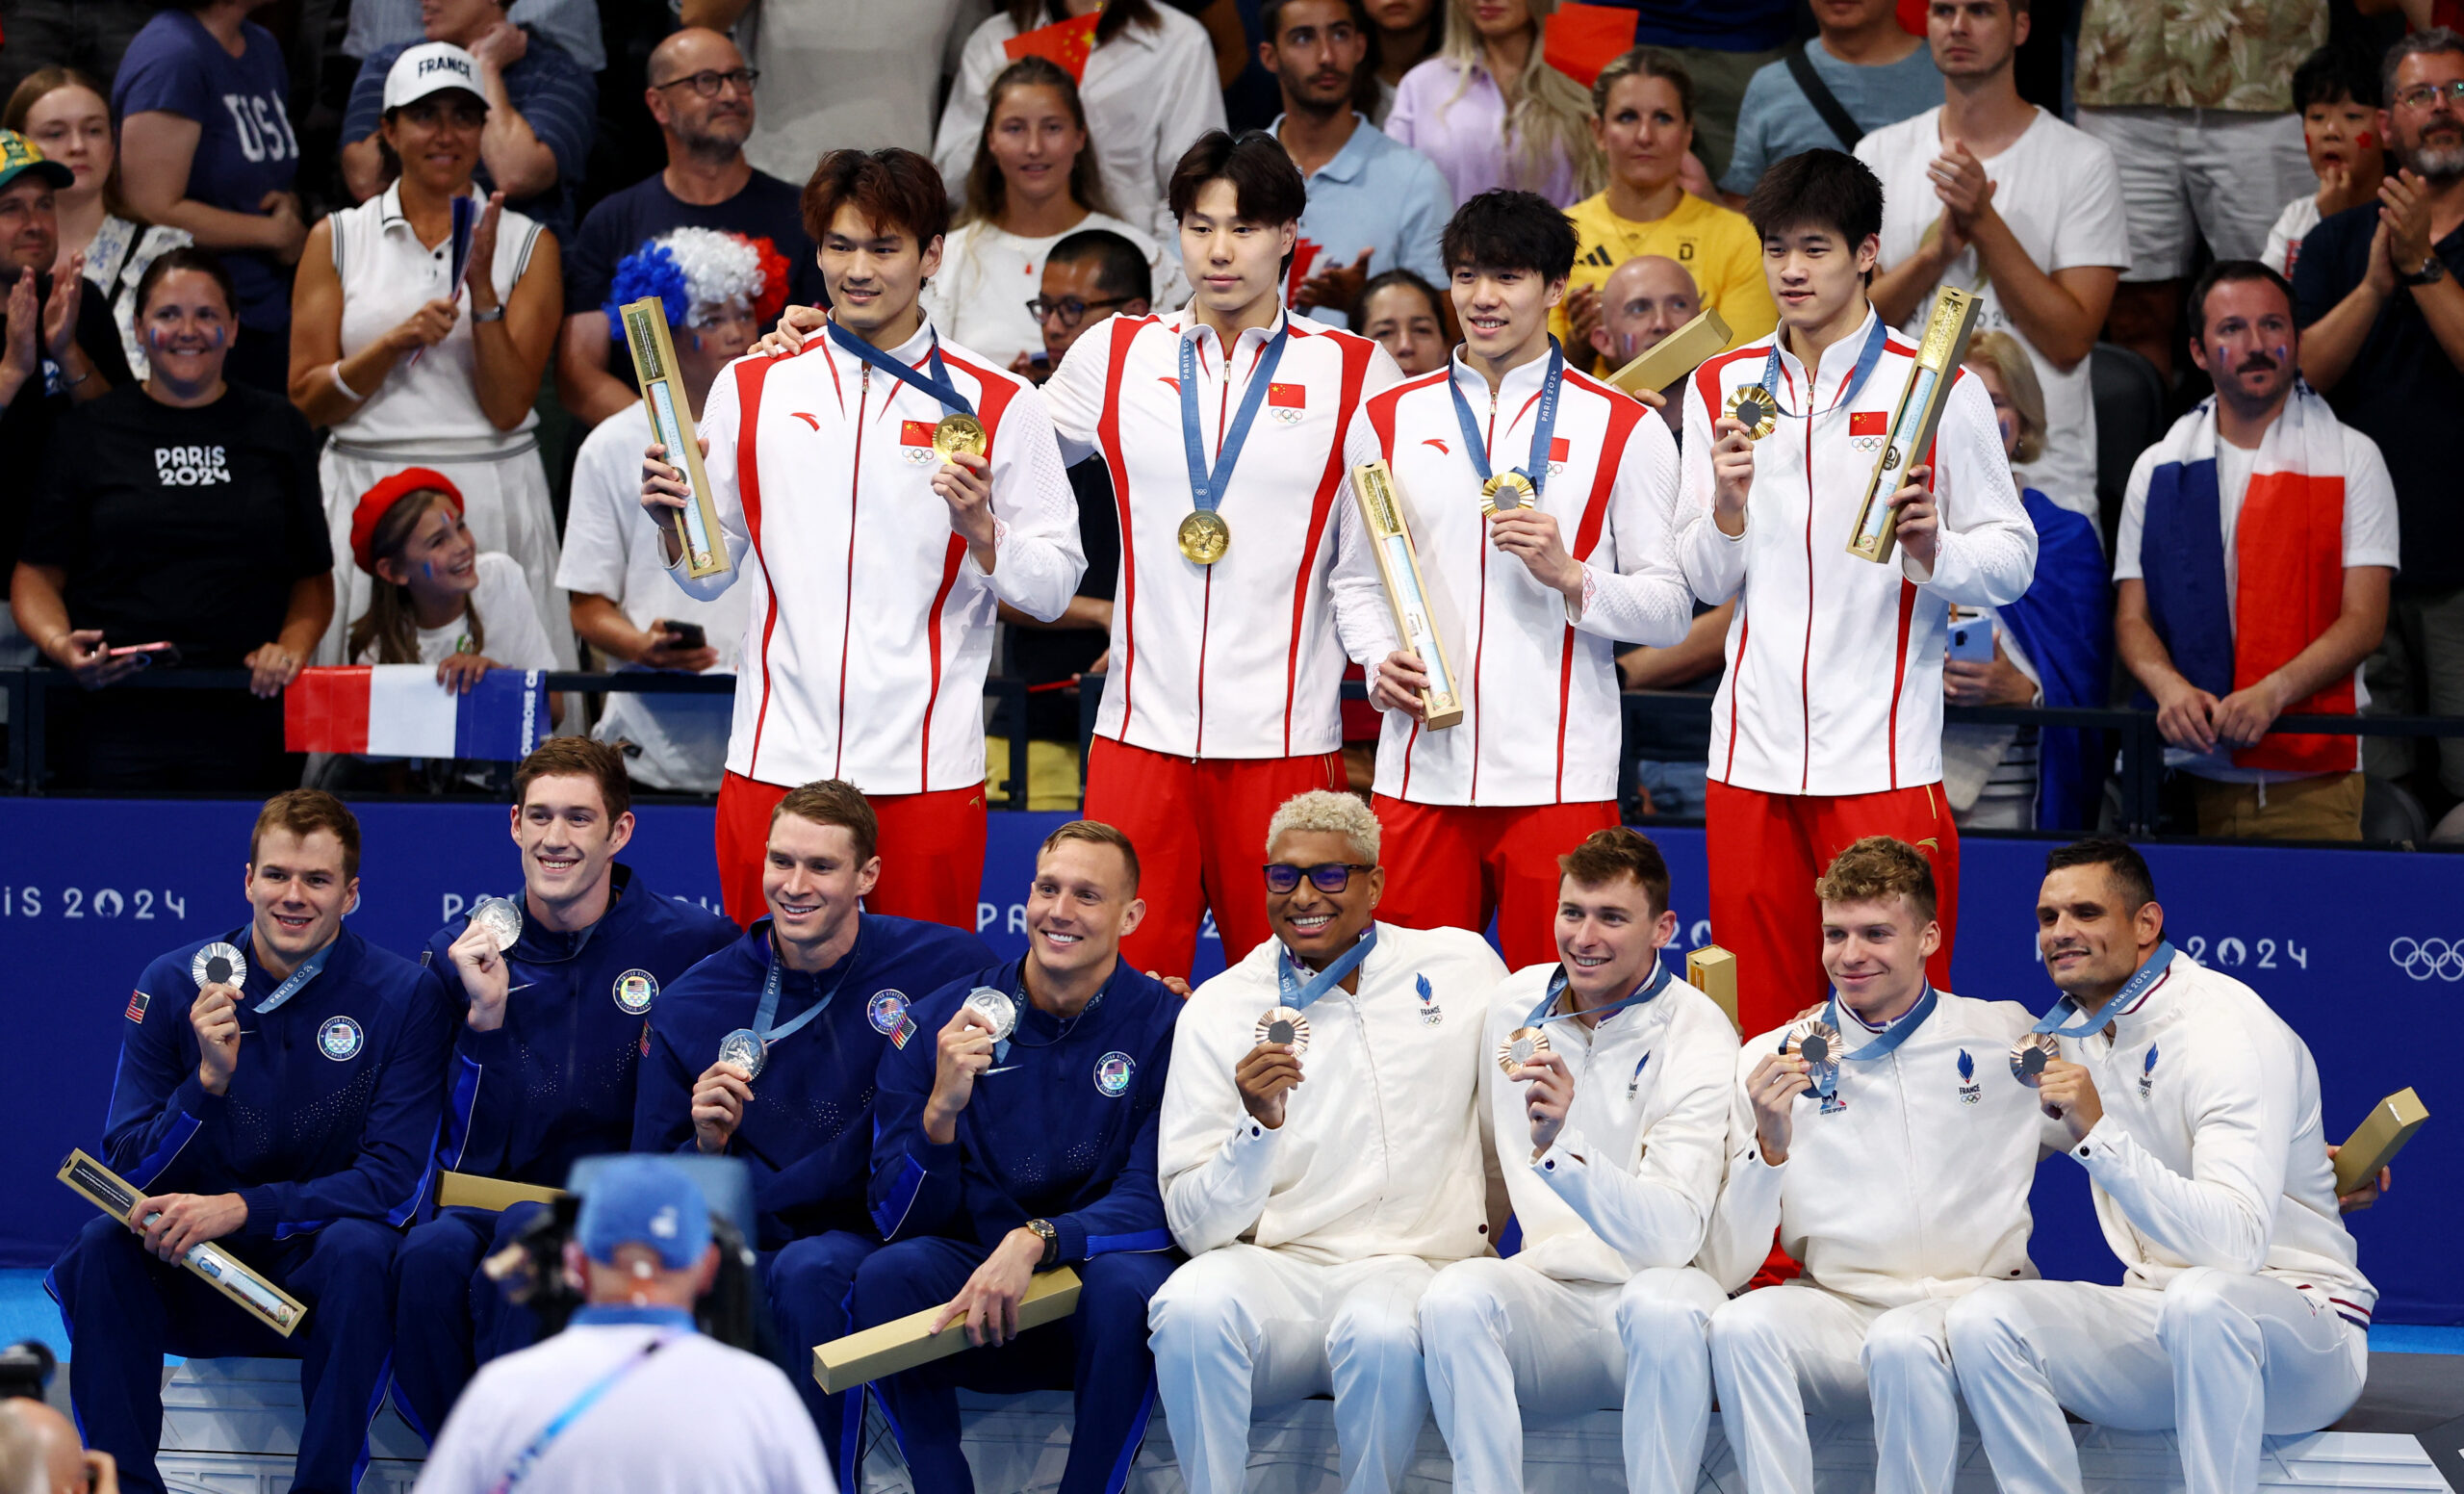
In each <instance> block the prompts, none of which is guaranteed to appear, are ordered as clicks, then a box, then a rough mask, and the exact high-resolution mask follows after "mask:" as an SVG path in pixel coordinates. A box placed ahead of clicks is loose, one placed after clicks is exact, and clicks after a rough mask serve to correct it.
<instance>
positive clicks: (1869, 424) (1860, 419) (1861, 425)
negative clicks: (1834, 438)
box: [1848, 410, 1890, 436]
mask: <svg viewBox="0 0 2464 1494" xmlns="http://www.w3.org/2000/svg"><path fill="white" fill-rule="evenodd" d="M1889 422H1890V417H1889V416H1887V415H1885V414H1884V413H1883V412H1882V411H1880V410H1850V411H1849V412H1848V434H1850V435H1852V436H1886V435H1888V434H1890V428H1889Z"/></svg>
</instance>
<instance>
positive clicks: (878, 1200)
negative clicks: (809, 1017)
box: [872, 960, 1181, 1263]
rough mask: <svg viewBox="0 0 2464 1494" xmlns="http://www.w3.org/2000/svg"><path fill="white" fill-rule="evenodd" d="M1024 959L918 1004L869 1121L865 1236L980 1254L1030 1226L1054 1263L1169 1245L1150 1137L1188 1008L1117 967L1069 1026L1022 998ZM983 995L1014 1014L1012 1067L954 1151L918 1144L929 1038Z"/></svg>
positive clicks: (976, 1102) (932, 1061) (962, 1124)
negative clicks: (969, 998)
mask: <svg viewBox="0 0 2464 1494" xmlns="http://www.w3.org/2000/svg"><path fill="white" fill-rule="evenodd" d="M1023 963H1024V962H1023V961H1020V960H1013V961H1011V962H1009V963H1008V964H1006V965H1000V966H994V967H992V968H991V969H988V970H980V971H978V972H976V973H975V974H974V975H971V976H968V977H966V978H965V979H963V980H959V981H955V982H953V983H951V984H950V985H947V986H944V987H942V988H941V989H940V990H939V991H937V992H934V993H933V994H932V995H930V996H928V997H926V998H925V999H924V1000H923V1001H921V1002H918V1003H917V1004H916V1007H915V1010H914V1013H913V1016H914V1018H915V1026H916V1034H915V1038H914V1040H913V1041H911V1042H910V1043H908V1044H907V1045H906V1046H905V1047H903V1048H899V1047H893V1048H890V1049H889V1050H888V1051H886V1052H885V1053H884V1054H883V1055H882V1067H881V1097H880V1099H879V1100H878V1101H877V1102H876V1106H877V1108H876V1110H875V1112H874V1116H875V1119H874V1125H873V1130H874V1141H873V1195H872V1197H873V1223H874V1224H875V1225H876V1226H878V1227H879V1228H880V1230H881V1233H882V1238H883V1239H884V1240H904V1239H909V1238H911V1237H914V1236H918V1235H944V1236H951V1237H956V1238H962V1239H973V1240H975V1241H977V1242H978V1243H979V1244H982V1245H984V1246H985V1247H987V1248H989V1247H991V1246H993V1245H996V1244H998V1243H1000V1240H1001V1237H1002V1236H1004V1235H1006V1234H1008V1233H1009V1232H1010V1231H1012V1230H1014V1229H1016V1228H1017V1227H1019V1226H1020V1225H1022V1224H1025V1223H1026V1222H1027V1221H1028V1220H1031V1219H1041V1220H1046V1221H1049V1222H1050V1223H1051V1224H1052V1226H1053V1230H1054V1233H1055V1234H1056V1236H1057V1237H1058V1239H1059V1242H1060V1248H1061V1256H1060V1258H1061V1260H1062V1261H1063V1262H1065V1263H1066V1262H1071V1261H1081V1260H1085V1259H1086V1258H1087V1257H1089V1256H1091V1255H1104V1254H1109V1253H1111V1252H1113V1251H1116V1250H1162V1249H1169V1248H1170V1247H1171V1244H1172V1234H1171V1231H1170V1230H1169V1229H1168V1228H1166V1227H1165V1224H1164V1196H1163V1194H1162V1193H1161V1192H1160V1191H1158V1189H1157V1188H1156V1185H1155V1134H1156V1123H1157V1118H1158V1117H1159V1116H1160V1115H1161V1113H1162V1111H1163V1107H1164V1075H1165V1071H1166V1070H1167V1069H1168V1068H1169V1067H1170V1064H1171V1057H1172V1023H1173V1022H1174V1021H1175V1020H1177V1019H1178V1018H1179V1017H1180V1015H1181V998H1180V997H1178V996H1176V995H1174V994H1172V992H1170V991H1169V990H1168V989H1167V988H1166V987H1165V985H1164V983H1163V982H1161V981H1159V980H1155V979H1153V978H1151V977H1149V976H1146V975H1142V974H1141V973H1139V972H1138V971H1136V970H1134V969H1131V968H1130V967H1129V966H1127V965H1126V964H1123V965H1120V966H1116V967H1115V969H1114V970H1113V975H1112V979H1110V980H1108V981H1106V982H1105V983H1104V989H1103V990H1101V991H1100V992H1096V993H1095V997H1094V999H1093V1000H1092V1001H1090V1002H1089V1003H1088V1004H1087V1008H1086V1010H1084V1011H1082V1012H1080V1013H1079V1014H1078V1015H1077V1016H1076V1017H1072V1018H1070V1019H1069V1020H1067V1021H1062V1020H1060V1019H1058V1018H1056V1017H1052V1016H1051V1015H1049V1014H1048V1013H1045V1012H1042V1011H1040V1010H1038V1009H1037V1008H1036V1007H1035V1005H1034V1004H1033V1003H1031V1002H1028V1001H1026V1000H1025V999H1024V997H1023V996H1022V995H1021V994H1020V992H1022V990H1023V988H1022V987H1021V986H1020V984H1019V966H1021V965H1022V964H1023ZM978 986H990V987H992V988H994V989H995V990H999V991H1004V992H1009V993H1010V995H1011V997H1012V998H1013V999H1014V1000H1016V1001H1018V1003H1019V1014H1018V1027H1017V1031H1016V1032H1015V1033H1014V1034H1013V1035H1012V1037H1011V1040H1010V1049H1009V1052H1008V1053H1007V1055H1005V1056H1003V1057H1000V1058H997V1059H995V1060H994V1067H993V1071H991V1072H988V1073H985V1074H983V1075H980V1076H979V1077H978V1078H977V1079H976V1081H975V1093H974V1095H973V1097H972V1098H970V1099H969V1100H968V1101H967V1107H966V1109H965V1110H963V1111H962V1112H960V1113H959V1120H958V1134H957V1136H956V1137H955V1139H953V1140H952V1141H951V1142H950V1144H949V1145H947V1146H937V1145H936V1144H934V1143H933V1142H932V1141H930V1140H928V1139H926V1137H925V1135H924V1104H925V1101H927V1100H928V1099H930V1098H932V1095H933V1079H934V1074H935V1069H936V1067H937V1055H936V1052H935V1047H936V1043H935V1040H936V1039H937V1036H938V1035H939V1033H940V1031H941V1028H942V1027H943V1026H945V1025H946V1024H947V1023H948V1022H949V1020H950V1018H951V1017H952V1016H954V1015H955V1014H956V1013H957V1012H958V1009H959V1007H960V1005H961V1004H962V1003H963V1002H964V1001H965V1000H966V995H967V992H969V991H971V990H973V989H974V988H975V987H978Z"/></svg>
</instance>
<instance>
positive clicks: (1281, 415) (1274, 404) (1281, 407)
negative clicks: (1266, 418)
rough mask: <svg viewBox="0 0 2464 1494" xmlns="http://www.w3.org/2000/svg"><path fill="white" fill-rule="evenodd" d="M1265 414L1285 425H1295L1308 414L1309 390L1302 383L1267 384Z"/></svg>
mask: <svg viewBox="0 0 2464 1494" xmlns="http://www.w3.org/2000/svg"><path fill="white" fill-rule="evenodd" d="M1267 414H1269V415H1270V416H1272V417H1273V418H1274V419H1275V420H1276V421H1278V422H1280V423H1281V424H1283V425H1299V424H1300V422H1301V421H1302V420H1303V419H1305V418H1306V417H1307V416H1308V414H1309V390H1308V387H1307V386H1306V385H1303V384H1269V385H1267Z"/></svg>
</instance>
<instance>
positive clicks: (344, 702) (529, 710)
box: [282, 664, 548, 762]
mask: <svg viewBox="0 0 2464 1494" xmlns="http://www.w3.org/2000/svg"><path fill="white" fill-rule="evenodd" d="M543 678H544V677H543V675H542V674H541V672H540V671H538V670H536V669H531V670H522V669H491V670H489V671H488V672H487V673H486V674H484V675H481V676H480V677H479V682H478V683H476V684H475V685H473V686H472V687H471V689H470V693H468V694H465V695H455V694H452V693H451V692H449V691H448V690H447V689H446V688H445V686H443V685H442V684H439V683H437V680H436V666H435V665H433V664H374V665H355V666H352V667H348V668H319V669H303V670H301V671H300V672H299V678H297V679H296V680H294V681H292V682H291V686H290V688H288V689H286V690H285V691H283V696H282V740H283V747H284V749H285V750H287V751H290V752H348V753H360V754H364V755H366V756H369V757H372V758H469V759H476V760H481V761H496V762H513V761H518V760H521V759H522V758H524V757H526V756H527V755H528V754H529V752H530V749H531V748H533V747H536V746H538V745H539V740H540V738H541V737H542V736H544V735H546V734H547V727H548V692H547V690H546V689H545V688H544V687H543V686H542V684H541V681H542V679H543Z"/></svg>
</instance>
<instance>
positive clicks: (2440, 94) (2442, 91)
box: [2396, 78, 2464, 109]
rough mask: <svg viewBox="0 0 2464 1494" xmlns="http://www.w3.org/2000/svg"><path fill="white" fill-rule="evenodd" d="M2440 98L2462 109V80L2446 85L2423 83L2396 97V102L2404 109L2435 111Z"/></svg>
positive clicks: (2463, 86) (2463, 91)
mask: <svg viewBox="0 0 2464 1494" xmlns="http://www.w3.org/2000/svg"><path fill="white" fill-rule="evenodd" d="M2442 98H2443V99H2445V100H2446V101H2447V102H2448V103H2451V104H2453V105H2456V106H2457V107H2458V108H2464V78H2457V79H2454V80H2452V81H2451V82H2447V83H2425V84H2422V85H2421V86H2420V87H2418V88H2410V89H2406V90H2404V91H2403V92H2401V93H2399V94H2397V95H2396V102H2397V103H2400V104H2401V105H2403V106H2404V107H2405V108H2406V109H2436V108H2437V107H2438V105H2439V101H2440V100H2441V99H2442Z"/></svg>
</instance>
